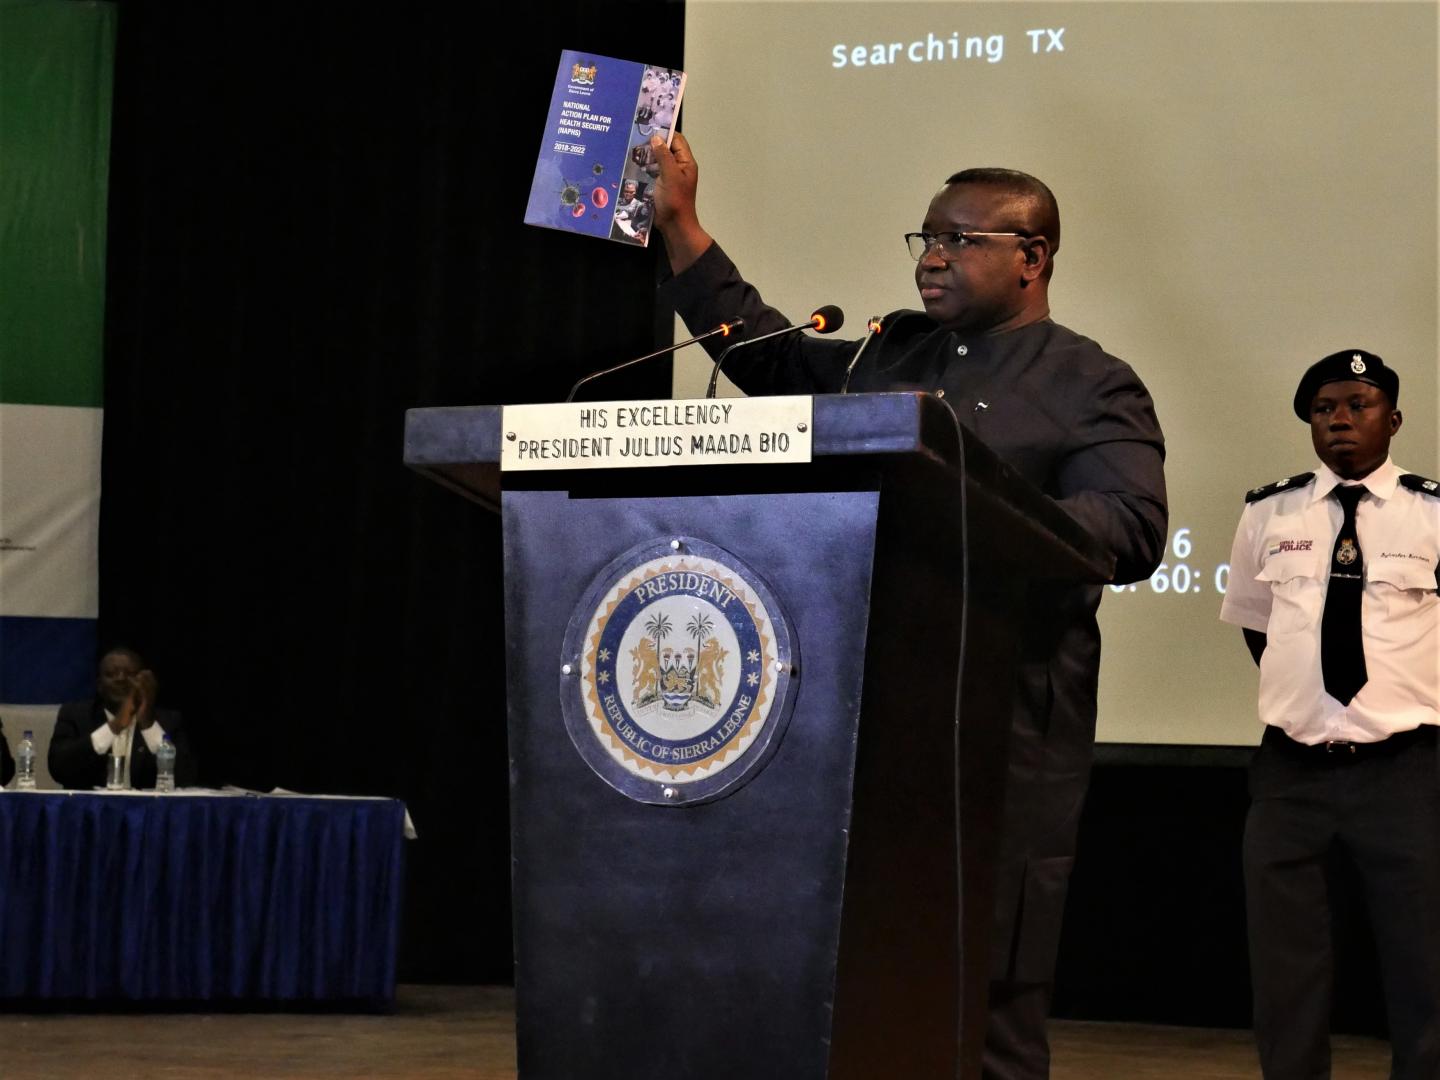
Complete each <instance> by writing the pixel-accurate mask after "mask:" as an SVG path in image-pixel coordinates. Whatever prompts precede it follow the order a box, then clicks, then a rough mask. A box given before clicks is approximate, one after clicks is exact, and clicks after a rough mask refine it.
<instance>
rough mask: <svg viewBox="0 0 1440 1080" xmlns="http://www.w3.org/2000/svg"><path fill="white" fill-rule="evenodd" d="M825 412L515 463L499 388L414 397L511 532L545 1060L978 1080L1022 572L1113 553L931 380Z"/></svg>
mask: <svg viewBox="0 0 1440 1080" xmlns="http://www.w3.org/2000/svg"><path fill="white" fill-rule="evenodd" d="M812 415H813V432H812V434H813V445H812V455H811V460H810V461H809V462H808V463H796V464H765V465H753V464H749V465H743V464H736V465H713V466H705V467H694V466H681V467H655V468H635V469H609V468H605V469H560V470H556V471H540V472H505V473H503V474H502V472H501V470H500V464H499V463H500V462H501V460H502V446H503V444H504V442H505V440H506V435H507V434H508V433H507V432H506V430H505V422H504V413H503V410H502V409H500V408H498V407H473V408H435V409H416V410H412V411H411V412H410V413H409V415H408V417H407V422H406V432H405V462H406V464H408V465H409V466H411V467H412V468H414V469H416V470H417V471H419V472H421V473H424V474H425V475H427V476H429V477H431V478H432V479H434V480H436V481H438V482H439V483H441V484H444V485H445V486H447V487H449V488H451V489H453V490H455V491H457V492H459V493H460V494H463V495H465V496H467V497H469V498H471V499H474V500H475V501H477V502H480V503H482V504H484V505H486V506H488V507H490V508H492V509H494V508H498V509H499V511H500V514H501V519H502V525H503V530H504V551H505V566H504V573H505V605H506V611H505V617H506V628H507V632H506V638H507V641H506V651H507V672H508V687H507V699H508V724H509V740H510V741H509V747H510V763H511V768H510V778H511V783H510V812H511V841H512V864H511V865H512V874H513V881H512V885H513V900H514V945H515V979H516V1012H517V1038H518V1055H519V1068H520V1076H521V1077H522V1078H524V1080H535V1078H545V1080H552V1078H553V1080H593V1078H609V1077H614V1078H617V1080H618V1078H625V1080H706V1078H711V1077H714V1078H717V1080H719V1078H724V1080H759V1078H766V1077H774V1078H777V1080H806V1078H817V1080H818V1078H822V1077H832V1078H845V1080H849V1078H855V1080H860V1078H864V1080H874V1078H877V1077H905V1078H907V1080H910V1078H914V1080H928V1078H942V1077H943V1078H950V1077H961V1078H966V1080H969V1078H974V1077H978V1076H979V1064H980V1054H981V1049H982V1046H983V1042H984V1025H985V998H986V988H987V982H988V962H989V956H990V948H989V934H990V928H991V923H992V918H993V910H992V909H993V892H994V862H995V855H996V850H997V841H998V830H999V823H1000V815H1001V809H1002V797H1003V785H1004V777H1005V753H1006V739H1007V734H1008V731H1009V725H1010V712H1011V699H1012V690H1013V684H1014V664H1015V654H1016V646H1017V640H1018V637H1017V635H1018V630H1019V625H1020V621H1021V618H1022V607H1023V598H1024V593H1025V589H1026V588H1027V587H1028V585H1029V583H1030V582H1032V581H1035V580H1038V579H1054V580H1068V581H1074V580H1086V581H1097V582H1098V581H1105V580H1108V579H1109V578H1110V576H1111V571H1112V564H1111V561H1110V558H1109V556H1108V555H1106V554H1105V553H1104V552H1103V551H1102V549H1101V548H1100V546H1099V545H1098V544H1097V543H1096V542H1095V541H1094V540H1093V538H1091V537H1090V536H1089V534H1088V533H1086V532H1085V531H1084V530H1083V529H1082V528H1081V527H1080V526H1079V525H1078V524H1076V523H1075V521H1074V520H1073V519H1071V518H1070V517H1069V516H1068V515H1066V514H1065V513H1064V512H1063V511H1061V510H1060V509H1059V508H1058V507H1057V506H1056V505H1055V504H1054V503H1053V502H1052V501H1051V500H1049V499H1048V498H1046V497H1045V496H1044V495H1042V494H1041V493H1040V492H1038V491H1037V490H1036V489H1035V488H1034V487H1032V486H1031V485H1030V484H1029V483H1027V482H1026V481H1025V480H1023V479H1022V478H1020V477H1019V476H1018V475H1017V474H1016V473H1014V472H1013V471H1012V470H1010V469H1009V468H1008V467H1007V466H1006V465H1004V464H1003V463H1002V462H1000V461H999V460H998V459H997V458H996V457H995V455H994V454H993V453H991V452H990V451H989V450H988V449H987V448H986V447H985V446H984V445H983V444H981V443H979V442H978V441H976V440H975V439H974V437H973V436H971V435H970V434H969V433H968V431H966V430H965V429H963V428H962V427H960V425H958V424H957V422H956V420H955V418H954V415H953V414H952V413H951V411H950V409H949V407H948V406H947V405H945V404H944V403H943V402H940V401H937V400H936V399H934V398H933V397H930V396H928V395H923V394H873V395H853V396H844V397H841V396H824V397H816V398H814V399H813V414H812ZM647 590H648V591H647ZM737 598H738V603H736V604H735V605H734V606H731V605H730V601H731V600H736V599H737ZM666 605H668V606H666ZM677 605H678V606H677ZM706 605H709V606H708V607H707V606H706ZM702 609H703V610H702ZM737 613H738V615H737ZM626 620H628V621H626ZM682 623H683V625H682ZM707 664H708V667H707ZM720 672H723V673H725V676H724V679H721V678H719V677H718V675H717V673H720ZM747 680H748V682H747ZM722 683H723V684H724V685H723V686H721V684H722ZM707 686H708V689H707ZM747 686H748V687H749V689H747ZM622 687H625V688H628V689H625V690H624V692H623V693H621V688H622ZM717 687H719V689H717ZM627 695H628V696H627ZM687 695H688V697H687ZM722 699H723V700H722ZM757 700H759V702H760V703H759V704H756V702H757ZM707 703H708V704H707ZM712 707H713V708H712ZM707 708H712V712H713V715H712V712H707V711H706V709H707ZM762 709H768V712H766V713H765V715H764V716H763V717H761V716H760V712H761V710H762ZM667 710H668V711H667ZM687 710H688V711H687ZM747 710H748V711H747ZM727 716H730V717H733V719H731V720H728V721H727V719H726V717H727ZM712 720H713V721H714V722H713V725H712V726H709V727H706V726H705V725H707V724H711V721H712ZM730 728H735V729H736V731H735V732H733V733H732V732H731V731H730V730H729V729H730ZM747 733H748V737H749V739H750V741H749V742H748V743H745V742H744V741H743V739H744V737H745V736H746V734H747ZM722 736H724V737H726V738H736V739H740V740H741V741H738V742H732V743H725V744H723V748H722V749H720V750H714V749H713V748H714V747H715V746H717V745H721V742H720V740H721V738H722ZM687 740H688V741H687ZM682 754H683V755H687V756H685V757H684V758H683V760H682V759H681V755H682ZM707 755H708V756H707ZM727 755H728V757H727ZM671 761H674V762H676V764H674V765H673V766H672V765H669V764H667V762H671ZM692 763H695V764H693V767H692ZM706 770H708V771H706ZM702 771H703V772H704V773H705V775H704V776H703V778H699V779H696V777H699V776H700V773H701V772H702Z"/></svg>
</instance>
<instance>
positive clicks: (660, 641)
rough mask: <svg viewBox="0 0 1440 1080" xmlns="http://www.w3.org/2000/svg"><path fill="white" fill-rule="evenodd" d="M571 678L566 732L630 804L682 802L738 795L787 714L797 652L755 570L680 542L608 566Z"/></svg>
mask: <svg viewBox="0 0 1440 1080" xmlns="http://www.w3.org/2000/svg"><path fill="white" fill-rule="evenodd" d="M567 669H568V670H567ZM561 670H562V679H561V700H562V704H563V705H564V708H565V718H566V727H567V730H568V731H569V733H570V738H571V741H572V742H574V743H575V746H576V749H578V750H579V751H580V753H581V755H582V756H583V757H584V758H585V760H586V761H587V762H588V763H589V764H590V766H591V768H593V769H594V770H595V771H596V772H597V773H598V774H599V775H600V776H601V777H602V778H603V779H604V780H605V781H606V782H608V783H610V784H611V785H612V786H613V787H615V788H617V789H618V790H620V791H622V792H623V793H624V794H626V795H629V796H630V797H631V798H634V799H637V800H639V801H641V802H650V803H657V804H663V805H672V806H675V805H683V804H685V803H693V802H696V801H703V800H705V799H709V798H715V797H717V796H719V795H721V794H724V793H727V792H728V791H730V790H733V789H734V788H735V787H736V786H737V785H739V784H742V783H744V782H745V780H747V779H749V778H750V777H751V776H752V775H753V774H754V773H755V772H757V771H758V769H759V768H761V767H762V766H763V765H764V763H765V762H766V761H767V760H768V758H769V754H770V752H772V751H773V749H774V748H775V747H776V746H778V737H779V735H780V732H781V730H782V729H783V727H784V721H785V720H787V719H788V705H789V696H790V695H789V690H790V687H791V684H792V682H793V677H794V658H793V654H792V648H791V641H790V633H789V629H788V626H787V625H786V622H785V620H784V618H783V617H782V616H781V614H780V611H779V606H778V603H777V601H776V600H775V597H774V596H773V594H771V593H770V591H769V589H768V588H767V587H766V586H765V585H764V583H763V582H762V581H761V580H760V578H759V577H758V575H756V574H755V573H754V572H753V571H752V570H750V569H749V568H748V567H746V566H745V565H744V564H743V563H742V562H740V560H738V559H736V558H735V557H734V556H733V555H731V554H729V553H728V552H725V551H723V550H721V549H720V548H717V547H714V546H713V545H710V544H706V543H704V542H702V541H698V540H694V539H691V538H688V537H681V538H672V539H671V540H668V541H663V542H657V543H652V544H647V545H642V546H641V547H640V548H636V549H633V550H632V551H630V552H627V553H626V554H625V555H623V556H621V557H620V558H619V559H617V560H616V561H615V562H613V563H612V564H611V565H610V566H608V567H607V568H606V569H605V570H604V571H602V572H601V574H600V576H599V578H598V579H597V580H596V581H595V582H594V583H592V586H591V589H590V590H589V593H588V594H587V596H586V598H585V599H584V600H583V601H582V602H581V603H580V605H579V607H578V609H577V610H576V612H575V614H574V616H573V617H572V619H571V622H570V632H569V633H567V635H566V642H565V661H564V663H563V664H562V669H561Z"/></svg>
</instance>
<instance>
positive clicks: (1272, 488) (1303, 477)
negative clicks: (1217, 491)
mask: <svg viewBox="0 0 1440 1080" xmlns="http://www.w3.org/2000/svg"><path fill="white" fill-rule="evenodd" d="M1314 479H1315V474H1314V473H1313V472H1302V473H1296V474H1295V475H1294V476H1287V477H1285V479H1283V480H1276V481H1275V482H1274V483H1273V484H1265V485H1263V486H1262V487H1258V488H1251V489H1250V490H1249V491H1247V492H1246V493H1245V501H1246V502H1247V503H1253V502H1259V501H1260V500H1261V499H1268V498H1269V497H1270V496H1271V495H1279V494H1280V492H1282V491H1294V490H1295V489H1296V488H1302V487H1304V486H1305V485H1306V484H1308V483H1310V481H1311V480H1314Z"/></svg>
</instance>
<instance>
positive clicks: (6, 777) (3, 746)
mask: <svg viewBox="0 0 1440 1080" xmlns="http://www.w3.org/2000/svg"><path fill="white" fill-rule="evenodd" d="M14 775H15V762H14V760H13V759H12V758H11V757H10V743H9V742H8V741H6V739H5V721H4V720H0V787H3V786H4V785H6V784H8V783H9V782H10V778H11V777H12V776H14Z"/></svg>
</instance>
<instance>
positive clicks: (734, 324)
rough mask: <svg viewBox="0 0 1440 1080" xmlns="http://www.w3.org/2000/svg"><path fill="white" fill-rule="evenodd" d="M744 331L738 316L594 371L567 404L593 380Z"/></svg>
mask: <svg viewBox="0 0 1440 1080" xmlns="http://www.w3.org/2000/svg"><path fill="white" fill-rule="evenodd" d="M744 329H745V320H744V319H742V318H740V316H739V315H736V316H735V318H733V319H731V320H730V321H729V322H722V323H721V324H720V325H719V326H717V327H715V329H714V330H707V331H705V333H703V334H701V335H700V336H699V337H692V338H691V339H690V340H689V341H682V342H680V343H679V344H678V345H667V346H666V347H665V348H663V349H656V350H655V351H654V352H652V353H647V354H646V355H644V356H640V357H636V358H635V359H634V360H626V361H625V362H624V363H623V364H616V365H615V366H614V367H608V368H603V369H602V370H600V371H592V372H591V373H590V374H589V375H586V376H585V377H584V378H583V379H581V380H580V381H579V382H577V383H576V384H575V385H574V386H572V387H571V388H570V393H568V394H566V395H565V400H566V401H567V402H570V401H574V400H575V392H576V391H577V390H579V389H580V387H582V386H584V385H585V384H586V383H587V382H589V381H590V380H591V379H598V378H600V376H601V375H613V374H614V373H615V372H617V371H624V370H625V369H626V368H628V367H633V366H634V365H635V364H643V363H644V362H645V361H646V360H653V359H655V357H657V356H664V355H665V354H667V353H673V352H675V351H676V350H677V349H683V348H684V347H685V346H686V345H694V344H695V343H696V342H697V341H704V340H705V339H706V338H711V337H714V336H715V335H716V334H720V335H722V336H723V337H729V336H730V335H731V334H737V333H739V332H740V331H741V330H744Z"/></svg>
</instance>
